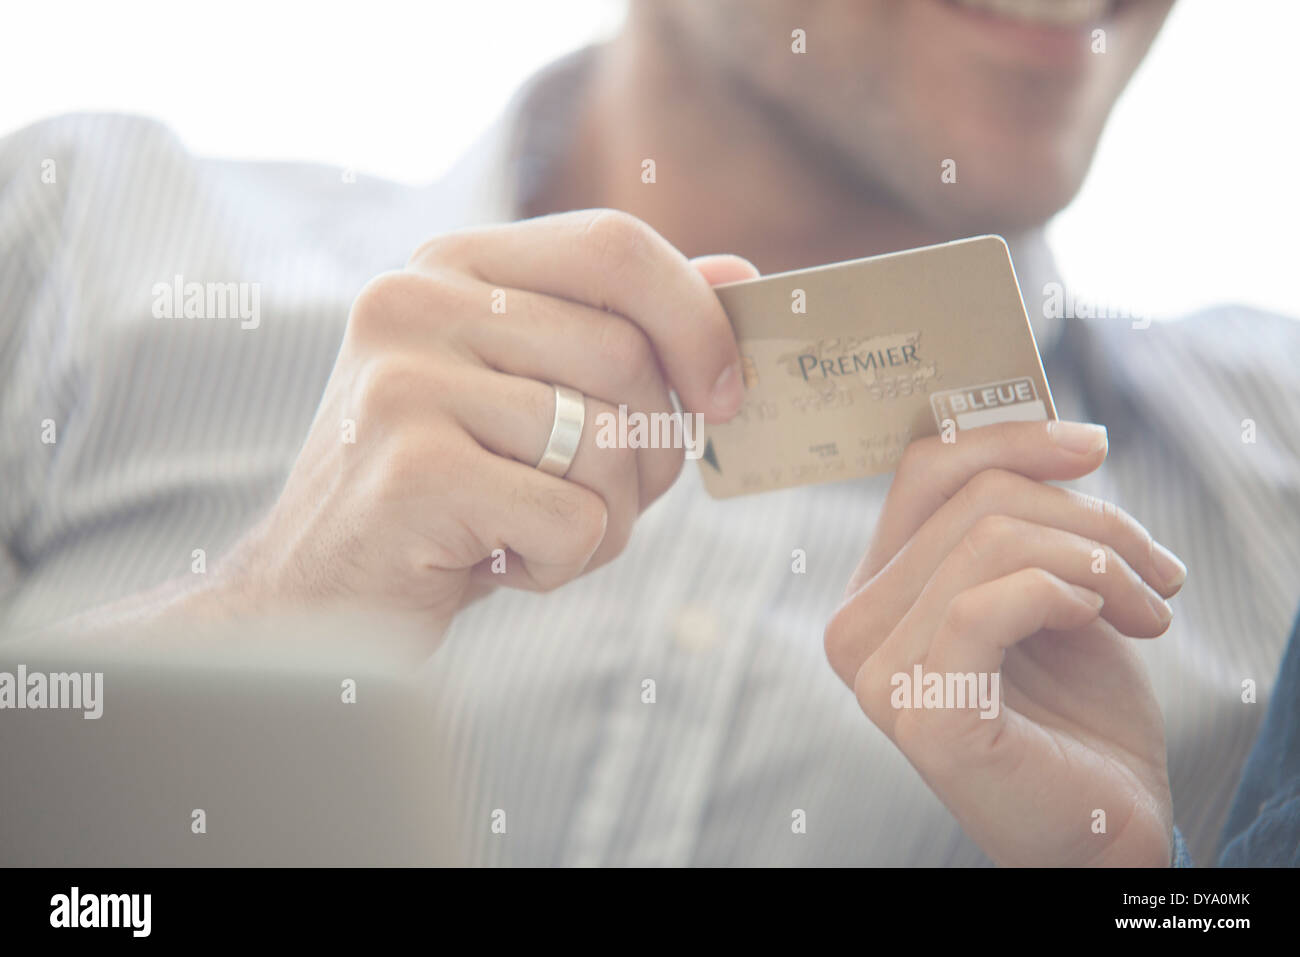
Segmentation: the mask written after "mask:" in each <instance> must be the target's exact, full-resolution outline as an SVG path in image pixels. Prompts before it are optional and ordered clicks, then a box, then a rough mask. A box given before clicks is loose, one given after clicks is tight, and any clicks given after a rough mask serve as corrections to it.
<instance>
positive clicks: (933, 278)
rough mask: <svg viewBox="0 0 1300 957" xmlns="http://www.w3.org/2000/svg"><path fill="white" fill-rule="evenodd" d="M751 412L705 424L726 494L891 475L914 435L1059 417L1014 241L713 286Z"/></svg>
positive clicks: (708, 452) (714, 470)
mask: <svg viewBox="0 0 1300 957" xmlns="http://www.w3.org/2000/svg"><path fill="white" fill-rule="evenodd" d="M716 292H717V294H718V298H719V299H720V300H721V301H722V306H723V308H724V309H725V310H726V312H727V315H728V317H730V319H731V324H732V326H733V327H734V329H735V332H736V340H737V341H738V342H739V344H740V355H741V369H742V371H743V373H744V379H745V402H744V404H743V405H742V406H741V409H740V412H739V413H738V414H737V415H736V417H735V418H734V419H732V420H731V421H730V422H727V423H725V424H722V425H706V426H705V427H704V434H703V452H702V454H701V455H700V458H699V463H700V471H701V473H702V474H703V477H704V484H705V487H706V488H707V489H708V491H709V494H710V495H713V496H714V497H715V498H727V497H730V496H732V495H744V494H747V493H750V492H764V491H768V490H771V489H778V488H787V487H789V486H793V485H808V484H811V483H814V482H831V481H836V480H839V479H850V478H860V477H862V476H864V475H875V474H877V473H879V472H887V471H889V470H891V469H893V468H894V466H895V465H896V464H897V463H898V459H899V457H900V456H901V455H902V454H903V449H904V448H905V447H906V446H907V444H908V443H909V442H910V441H912V440H913V439H916V438H920V437H922V436H926V435H936V434H943V435H944V437H945V439H951V440H955V439H956V437H957V435H958V434H959V433H960V431H961V430H962V429H972V428H977V427H979V426H981V425H989V424H991V423H994V422H1008V421H1025V420H1036V419H1037V420H1046V419H1055V418H1056V408H1055V406H1054V405H1053V404H1052V395H1051V392H1050V391H1049V390H1048V387H1047V379H1046V377H1045V376H1044V374H1043V363H1042V360H1041V359H1040V358H1039V355H1038V346H1037V345H1036V344H1035V343H1034V334H1033V331H1032V330H1031V329H1030V326H1029V317H1028V316H1027V315H1026V314H1025V306H1024V303H1023V302H1022V301H1021V298H1020V287H1019V286H1018V285H1017V283H1016V275H1015V270H1014V269H1013V268H1012V265H1011V254H1010V252H1009V251H1008V249H1007V244H1006V243H1005V242H1004V241H1003V240H1002V239H1001V237H998V236H978V237H975V238H973V239H963V240H959V241H957V242H951V243H943V244H942V245H938V246H926V247H924V248H922V249H912V250H908V251H906V252H900V253H890V254H889V255H885V256H874V257H872V258H870V259H857V260H854V261H852V262H845V263H837V264H835V265H831V266H818V267H816V268H813V269H800V270H796V271H794V272H786V273H780V274H778V275H774V276H764V277H762V278H759V279H748V280H744V281H742V282H734V283H728V284H726V285H723V286H718V287H717V288H716Z"/></svg>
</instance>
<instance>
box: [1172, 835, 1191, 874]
mask: <svg viewBox="0 0 1300 957" xmlns="http://www.w3.org/2000/svg"><path fill="white" fill-rule="evenodd" d="M1169 865H1170V867H1195V866H1196V865H1195V864H1194V863H1193V862H1192V852H1191V851H1189V850H1188V849H1187V842H1186V841H1185V840H1183V835H1182V832H1181V831H1179V830H1178V828H1176V827H1175V828H1174V852H1173V856H1172V859H1171V860H1170V862H1169Z"/></svg>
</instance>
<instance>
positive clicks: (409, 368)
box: [352, 355, 426, 419]
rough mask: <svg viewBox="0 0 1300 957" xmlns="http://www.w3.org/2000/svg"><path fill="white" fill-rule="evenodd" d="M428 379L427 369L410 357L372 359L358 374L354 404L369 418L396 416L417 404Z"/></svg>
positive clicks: (390, 356) (354, 391) (354, 389)
mask: <svg viewBox="0 0 1300 957" xmlns="http://www.w3.org/2000/svg"><path fill="white" fill-rule="evenodd" d="M425 379H426V374H425V372H424V370H422V369H421V368H419V366H418V364H416V363H413V362H411V361H409V360H407V359H403V358H399V357H397V356H392V355H384V356H380V357H377V358H374V359H370V360H369V361H367V362H366V363H365V364H364V365H363V366H362V368H361V371H360V372H359V373H358V375H357V379H356V384H355V386H354V388H353V402H352V405H353V407H354V408H355V409H357V410H358V412H359V413H360V414H361V415H362V416H363V417H366V418H370V417H377V418H380V419H391V418H394V417H395V416H396V415H397V413H398V412H399V411H400V410H401V409H402V408H403V407H407V406H410V405H412V404H413V399H415V398H416V397H417V396H418V395H419V393H420V391H421V390H422V389H423V388H424V387H425Z"/></svg>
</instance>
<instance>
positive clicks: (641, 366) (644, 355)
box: [598, 317, 658, 385]
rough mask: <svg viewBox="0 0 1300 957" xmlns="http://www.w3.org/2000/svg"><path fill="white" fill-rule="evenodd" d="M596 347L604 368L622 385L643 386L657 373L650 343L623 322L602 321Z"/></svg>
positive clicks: (620, 320) (637, 331) (621, 320)
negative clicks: (613, 374)
mask: <svg viewBox="0 0 1300 957" xmlns="http://www.w3.org/2000/svg"><path fill="white" fill-rule="evenodd" d="M598 348H599V354H600V357H601V361H602V363H603V364H604V366H605V367H606V368H608V369H611V370H613V371H614V372H615V373H616V375H617V377H618V379H619V380H620V381H621V382H623V383H625V384H627V383H630V384H633V385H644V384H645V383H647V382H649V381H651V380H652V378H653V377H654V376H655V375H656V374H657V370H658V366H657V362H656V359H655V353H654V349H653V348H652V347H651V345H650V340H649V339H648V338H647V337H646V335H645V333H643V332H642V331H641V330H640V329H637V328H636V327H635V326H633V325H632V324H631V323H630V322H627V321H626V320H623V319H618V318H614V317H611V318H610V319H609V320H608V321H606V322H602V323H601V330H600V342H599V346H598Z"/></svg>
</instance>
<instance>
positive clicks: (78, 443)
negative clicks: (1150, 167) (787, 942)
mask: <svg viewBox="0 0 1300 957" xmlns="http://www.w3.org/2000/svg"><path fill="white" fill-rule="evenodd" d="M583 69H584V67H583V60H582V59H581V58H574V59H572V60H570V61H566V62H565V63H564V64H562V65H561V66H559V67H557V68H554V69H553V70H551V71H548V72H547V73H546V74H543V76H542V77H541V78H539V79H538V80H537V81H535V82H534V83H533V84H530V86H529V87H528V88H527V89H526V90H524V91H523V92H521V94H520V96H519V97H518V98H517V99H516V101H515V102H514V104H513V105H512V106H511V107H510V108H509V109H508V110H507V113H506V115H505V116H504V117H503V118H502V120H501V122H500V123H499V125H498V126H497V127H496V128H495V129H494V131H493V132H492V133H491V134H490V135H489V136H487V137H486V138H485V139H484V141H482V142H481V143H480V144H479V145H478V146H476V147H475V148H474V149H473V150H472V151H471V152H470V154H469V155H468V156H467V157H466V158H465V160H464V161H463V162H462V163H461V164H460V165H459V166H458V167H457V168H456V169H455V170H453V171H452V173H451V174H449V176H448V177H446V178H445V179H444V180H443V181H441V182H439V183H437V184H435V185H432V186H429V187H423V188H411V187H406V186H400V185H395V184H392V183H387V182H382V181H377V180H373V179H369V178H366V177H355V178H354V177H351V176H350V175H347V174H346V173H341V171H339V170H337V169H333V168H326V167H320V166H309V165H301V164H282V163H243V162H225V161H213V160H208V159H202V158H198V157H194V156H192V155H190V154H188V153H187V152H186V150H185V149H184V148H183V147H182V145H181V144H180V143H179V142H178V140H177V139H176V138H175V137H174V136H173V135H172V134H171V133H169V132H168V131H167V130H166V129H165V128H163V127H161V126H159V125H158V124H156V123H153V122H151V121H146V120H142V119H137V118H130V117H123V116H69V117H62V118H57V119H53V120H49V121H46V122H42V123H39V124H36V125H35V126H32V127H29V128H27V129H24V130H21V131H19V132H17V133H14V134H11V135H10V136H8V137H7V138H5V139H4V140H2V141H0V399H2V402H0V477H2V480H3V498H2V499H0V614H2V615H3V622H4V625H5V627H6V628H7V629H9V630H16V629H21V628H26V627H30V626H33V625H36V624H40V623H45V622H50V621H53V620H55V619H57V618H61V617H63V616H66V615H68V614H71V613H73V612H76V611H79V610H82V609H84V608H87V607H90V606H92V605H95V604H98V603H100V602H103V601H106V600H109V599H113V598H116V597H120V596H123V595H126V594H130V593H132V592H135V591H138V590H141V589H144V588H146V587H148V586H151V585H154V584H156V583H158V582H160V581H162V580H165V579H167V578H170V577H173V576H177V575H182V574H186V573H188V572H189V571H190V569H191V564H192V561H193V554H194V550H195V549H203V550H204V552H205V553H206V555H208V556H212V557H215V556H218V555H220V554H221V553H222V551H223V550H224V549H225V548H227V547H228V546H229V545H230V544H231V543H232V542H233V541H234V540H235V539H236V538H237V537H238V536H239V535H240V534H241V533H242V532H243V531H244V530H245V529H247V528H248V527H249V525H250V524H251V523H252V522H253V521H255V520H256V518H257V517H258V516H259V515H260V514H262V513H263V512H264V511H265V509H266V508H267V507H269V505H270V504H271V503H272V502H273V501H274V499H275V496H276V495H277V493H278V491H279V489H280V487H281V486H282V484H283V481H284V479H285V477H286V475H287V473H288V470H289V468H290V466H291V465H292V463H293V461H294V458H295V456H296V454H297V452H298V449H299V447H300V444H301V442H302V439H303V436H304V435H305V434H306V431H307V428H308V426H309V425H310V423H311V420H312V416H313V413H314V411H315V408H316V405H317V402H318V400H319V398H320V394H321V391H322V389H323V387H324V384H325V382H326V379H327V377H328V375H329V372H330V369H331V366H332V363H333V359H334V356H335V353H336V351H337V349H338V346H339V343H340V339H341V335H342V331H343V328H344V325H345V322H346V318H347V315H348V309H349V305H350V303H351V301H352V299H353V298H354V296H355V295H356V293H357V292H358V290H359V289H360V288H361V286H362V285H363V284H364V283H365V281H366V280H367V279H369V278H370V277H372V276H373V275H375V274H377V273H379V272H381V271H384V270H387V269H392V268H397V267H400V266H401V265H402V264H403V263H404V262H405V261H406V259H407V257H408V255H409V254H410V252H411V251H412V250H413V249H414V248H415V247H416V246H417V245H418V244H419V243H420V242H421V241H422V240H423V239H426V238H428V237H429V236H431V235H436V234H438V233H439V232H443V231H446V230H448V229H451V228H455V227H460V226H464V225H468V224H474V223H486V222H499V221H508V220H510V219H512V218H516V217H517V210H519V209H521V208H523V202H524V198H525V197H526V196H527V195H528V190H529V189H530V185H531V184H535V183H537V182H540V181H541V179H542V178H543V176H544V171H545V170H546V169H547V164H548V162H549V161H550V160H551V158H552V156H553V151H552V150H550V149H548V144H553V143H557V142H559V141H561V140H562V139H563V132H564V131H565V130H566V129H567V128H568V124H569V123H571V121H572V117H573V115H574V110H573V109H572V104H573V98H574V92H575V90H576V89H577V88H578V87H579V86H580V85H581V83H582V80H583ZM657 188H660V189H666V188H670V187H669V186H666V185H663V184H661V185H660V186H659V187H657ZM1012 248H1013V255H1014V257H1015V260H1016V265H1017V268H1018V271H1019V274H1020V276H1021V279H1022V288H1023V289H1024V291H1025V298H1026V301H1027V303H1028V304H1029V306H1030V313H1031V315H1032V316H1033V317H1034V318H1033V321H1034V324H1035V327H1036V331H1037V333H1038V335H1039V339H1040V345H1041V346H1042V348H1043V352H1044V359H1045V362H1046V366H1047V371H1048V376H1049V381H1050V382H1051V385H1052V389H1053V394H1054V397H1055V399H1056V402H1057V405H1058V407H1059V411H1060V414H1061V415H1062V417H1068V418H1074V419H1084V420H1093V421H1100V422H1103V423H1105V424H1106V425H1107V426H1108V427H1109V429H1110V439H1111V452H1110V458H1109V461H1108V462H1107V464H1106V465H1105V466H1104V467H1103V468H1102V469H1101V470H1099V471H1098V472H1097V473H1096V474H1094V475H1091V476H1088V477H1087V478H1086V479H1084V480H1082V481H1079V482H1076V483H1072V484H1073V485H1074V486H1075V487H1077V488H1080V489H1081V490H1083V491H1086V492H1089V493H1091V494H1094V495H1098V496H1101V497H1103V498H1106V499H1109V500H1111V501H1114V502H1115V503H1117V504H1119V505H1121V506H1123V507H1124V508H1125V509H1126V510H1128V511H1130V512H1131V513H1133V514H1134V515H1135V516H1136V517H1137V518H1138V519H1139V520H1140V521H1142V522H1143V523H1144V524H1146V526H1147V527H1148V528H1149V529H1150V530H1151V531H1152V533H1153V534H1154V535H1155V536H1156V538H1157V539H1159V540H1160V541H1163V542H1165V543H1167V544H1168V545H1169V546H1170V547H1171V548H1172V549H1173V550H1174V551H1175V552H1176V553H1178V554H1179V555H1180V556H1181V557H1182V558H1183V559H1184V560H1185V561H1186V562H1187V565H1188V567H1189V570H1190V572H1189V579H1188V584H1187V586H1186V587H1185V589H1184V590H1183V593H1182V594H1181V595H1180V596H1179V597H1178V598H1177V599H1175V600H1174V603H1173V604H1174V607H1175V618H1174V623H1173V627H1172V629H1171V631H1170V632H1169V634H1168V635H1166V636H1165V637H1163V638H1161V639H1159V640H1158V641H1153V642H1142V643H1140V645H1139V646H1140V648H1141V651H1142V654H1143V655H1144V657H1145V660H1146V662H1147V665H1148V667H1149V669H1150V672H1151V677H1152V681H1153V684H1154V686H1155V690H1156V694H1157V696H1158V698H1159V701H1160V704H1161V706H1162V708H1163V711H1164V714H1165V716H1166V723H1167V732H1168V744H1169V764H1170V772H1171V777H1172V783H1173V793H1174V801H1175V812H1176V818H1177V821H1178V823H1179V825H1180V827H1181V829H1182V830H1183V832H1184V834H1185V835H1186V836H1187V839H1188V841H1189V843H1190V845H1191V850H1192V852H1193V854H1194V855H1195V856H1196V857H1197V858H1198V859H1201V860H1209V859H1211V858H1212V857H1213V856H1214V855H1213V845H1214V842H1215V837H1216V833H1217V829H1218V827H1219V826H1220V823H1221V821H1222V819H1223V816H1224V814H1225V812H1226V809H1227V807H1228V803H1229V800H1230V797H1231V795H1232V791H1233V788H1234V786H1235V783H1236V779H1237V776H1238V773H1239V769H1240V766H1241V763H1242V761H1243V759H1244V757H1245V755H1246V753H1247V751H1248V750H1249V747H1250V744H1251V741H1252V739H1253V737H1254V734H1255V731H1256V728H1257V726H1258V724H1259V722H1260V720H1261V716H1262V714H1263V709H1264V707H1265V705H1266V702H1267V698H1268V689H1269V687H1270V684H1271V681H1272V677H1273V674H1274V672H1275V670H1276V668H1277V664H1278V661H1279V659H1280V657H1281V652H1282V648H1283V644H1284V641H1285V638H1286V635H1287V632H1288V626H1289V623H1290V620H1291V617H1292V615H1293V614H1294V613H1295V609H1296V605H1297V602H1298V601H1300V423H1298V422H1297V418H1296V410H1297V409H1300V377H1298V376H1297V374H1296V371H1295V364H1296V360H1297V359H1300V324H1296V323H1293V322H1291V321H1290V320H1287V319H1283V318H1278V317H1273V316H1269V315H1264V314H1261V313H1258V312H1255V311H1251V310H1247V309H1239V308H1223V309H1216V310H1213V311H1210V312H1206V313H1204V314H1201V315H1197V316H1193V317H1190V318H1188V319H1185V320H1182V321H1179V322H1175V323H1157V324H1153V325H1151V326H1150V328H1146V329H1134V328H1132V326H1131V324H1130V323H1129V322H1128V321H1121V320H1066V321H1064V322H1058V323H1050V322H1048V321H1047V320H1046V319H1044V318H1042V316H1041V312H1042V310H1041V309H1039V308H1037V304H1038V303H1039V302H1040V299H1039V297H1038V295H1037V294H1036V291H1037V290H1039V289H1041V288H1042V283H1043V282H1044V281H1046V280H1048V279H1052V278H1055V277H1054V274H1053V272H1052V269H1051V263H1050V257H1048V256H1047V255H1046V254H1045V250H1044V249H1043V247H1042V246H1041V242H1040V241H1039V240H1037V239H1035V238H1032V237H1031V238H1028V239H1025V240H1022V241H1020V242H1013V244H1012ZM741 252H743V250H741ZM177 277H182V278H181V281H183V282H191V281H197V282H204V283H222V284H224V283H256V284H257V287H258V295H259V297H260V298H259V303H260V321H259V322H258V323H257V325H256V327H255V328H251V327H250V328H242V326H244V325H248V324H247V323H242V322H241V321H240V319H239V318H237V317H233V318H229V319H214V318H208V319H185V318H183V316H182V317H179V318H166V317H159V316H158V315H156V314H155V313H156V311H157V309H156V306H157V302H158V292H157V291H156V290H157V289H158V287H159V284H162V285H164V286H167V285H172V284H173V283H175V282H177V281H178V280H177ZM1246 420H1250V421H1249V422H1247V421H1246ZM888 484H889V477H888V476H883V477H879V478H874V479H868V480H861V481H851V482H841V483H834V484H827V485H821V486H815V487H810V488H799V489H790V490H785V491H778V492H772V493H768V494H764V495H760V496H757V497H752V498H742V499H739V500H728V501H714V500H712V499H710V498H709V497H708V496H707V495H706V494H705V493H704V491H703V488H702V486H701V483H700V481H699V477H698V475H697V474H696V472H695V471H694V469H693V467H688V468H687V469H686V470H685V471H684V473H683V475H682V478H681V479H680V480H679V481H678V482H677V483H676V485H675V486H674V487H673V488H672V489H671V490H670V491H669V492H668V493H667V494H666V495H665V496H664V497H663V498H662V499H661V500H660V501H659V502H657V503H656V504H655V505H654V506H652V507H651V508H650V509H649V510H648V511H647V512H646V513H645V515H643V516H642V518H641V519H640V521H639V523H638V526H637V529H636V531H635V533H634V535H633V539H632V542H631V544H630V545H629V547H628V549H627V551H626V553H625V554H624V555H622V556H621V557H620V558H619V559H618V560H617V561H615V562H613V563H611V564H610V565H608V566H606V567H604V568H602V569H600V570H598V571H596V572H594V573H592V574H591V575H588V576H586V577H584V578H582V579H581V580H579V581H577V582H574V583H572V584H570V585H568V586H566V587H565V588H563V589H561V590H559V591H557V592H554V593H552V594H548V595H534V594H526V593H520V592H513V591H507V590H502V591H499V592H497V593H496V594H494V595H493V596H492V597H490V598H489V599H487V600H485V601H482V602H480V603H478V604H476V605H474V606H471V607H470V608H469V609H467V610H466V611H465V612H464V613H463V614H461V615H460V616H459V617H458V619H457V620H456V622H455V623H454V625H453V627H452V630H451V632H450V634H449V635H448V638H447V641H446V643H445V645H444V646H443V647H442V648H441V649H440V650H439V652H438V653H437V654H436V655H434V656H433V657H432V658H431V659H430V661H429V662H428V664H427V665H426V667H425V669H424V670H425V672H426V674H427V680H428V683H429V687H430V689H431V690H432V691H433V692H434V693H435V694H436V695H437V697H438V699H439V701H440V703H441V706H442V708H441V710H442V712H443V714H444V716H445V720H444V722H443V723H442V724H441V725H440V726H439V727H437V728H433V729H431V731H430V733H431V734H436V735H439V736H445V742H444V743H445V744H447V745H448V746H450V747H451V748H453V750H454V753H455V754H456V755H457V756H458V758H457V761H458V765H457V766H458V769H459V774H458V776H457V778H456V781H457V784H456V787H457V790H458V794H459V796H460V798H461V800H460V801H459V802H458V808H459V810H458V811H457V812H456V813H458V814H462V815H463V821H462V824H461V826H462V827H463V829H464V832H465V834H466V835H468V836H469V839H470V842H471V843H472V845H473V847H474V853H475V856H476V859H477V860H479V861H481V862H484V863H514V864H522V863H529V864H634V863H635V864H662V865H677V864H880V865H886V864H921V865H975V864H982V863H986V859H985V858H984V856H983V855H982V854H981V852H980V851H979V850H978V849H977V848H976V847H975V846H974V845H973V843H972V842H971V841H970V840H969V839H968V838H966V837H965V836H964V835H963V833H962V832H961V830H960V828H959V827H958V826H957V825H956V823H955V822H954V821H953V819H952V817H951V816H950V815H949V814H948V813H947V811H946V810H945V809H944V808H943V807H942V805H941V804H940V803H939V802H938V801H937V800H936V799H935V798H934V797H933V796H932V795H931V793H930V792H929V791H928V789H927V788H926V787H925V785H924V784H923V783H922V782H921V780H920V779H919V778H918V776H917V775H916V774H915V772H914V771H913V770H912V769H911V767H910V766H909V765H908V763H907V761H906V760H905V759H904V758H903V757H902V756H901V755H900V754H899V752H898V751H897V750H896V749H895V748H894V747H893V746H892V744H890V742H889V741H888V740H887V739H886V738H885V737H884V736H883V735H882V734H881V733H880V732H879V731H877V730H876V729H875V728H874V727H873V726H872V725H871V723H870V722H869V721H868V720H867V719H866V718H865V717H864V716H863V715H862V713H861V712H860V710H859V708H858V706H857V703H856V701H855V700H854V698H853V695H852V694H851V693H850V692H849V691H848V690H846V689H845V688H844V687H843V686H842V685H841V683H840V682H839V680H838V679H837V678H836V677H835V675H834V674H833V673H832V672H831V669H830V667H829V666H828V665H827V663H826V661H825V659H824V655H823V651H822V632H823V629H824V627H825V624H826V622H827V621H828V619H829V618H830V616H831V614H832V613H833V611H834V609H835V607H836V606H837V604H838V603H839V600H840V598H841V596H842V593H843V589H844V586H845V583H846V582H847V580H848V577H849V575H850V573H851V572H852V570H853V568H854V567H855V565H856V564H857V561H858V559H859V558H860V556H861V554H862V552H863V550H864V548H865V546H866V544H867V541H868V537H869V535H870V532H871V529H872V526H873V523H874V521H875V519H876V516H877V514H878V511H879V509H880V507H881V504H882V502H883V499H884V495H885V492H886V490H887V489H888ZM794 549H803V550H804V551H805V552H806V554H807V570H806V572H805V573H802V574H796V573H794V572H793V571H792V567H791V553H792V551H793V550H794ZM1248 679H1249V680H1253V681H1254V682H1256V684H1257V685H1258V688H1259V701H1258V703H1253V704H1252V703H1244V702H1243V700H1242V697H1243V695H1242V686H1243V682H1244V681H1246V680H1248ZM647 681H653V682H654V688H655V695H654V699H655V700H654V703H653V704H650V703H646V702H645V700H644V696H643V689H644V688H645V687H646V685H645V682H647ZM497 810H504V811H505V812H506V814H507V821H508V827H507V830H506V833H505V834H498V833H494V832H493V829H492V827H491V823H492V820H493V818H492V815H493V812H494V811H497ZM798 820H803V821H804V822H805V823H806V826H805V828H804V829H803V830H802V832H801V831H800V829H799V828H797V827H793V826H792V824H793V823H795V822H797V821H798Z"/></svg>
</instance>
